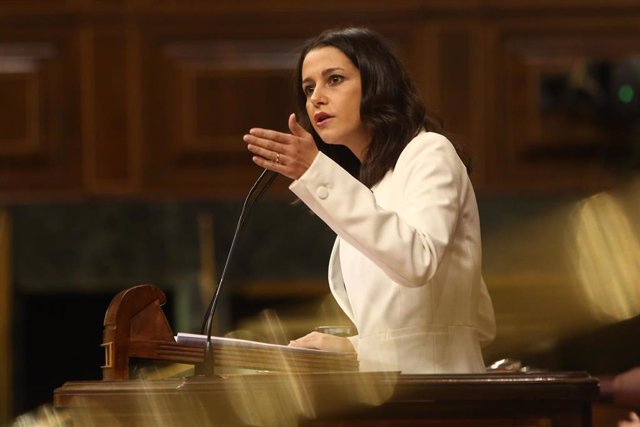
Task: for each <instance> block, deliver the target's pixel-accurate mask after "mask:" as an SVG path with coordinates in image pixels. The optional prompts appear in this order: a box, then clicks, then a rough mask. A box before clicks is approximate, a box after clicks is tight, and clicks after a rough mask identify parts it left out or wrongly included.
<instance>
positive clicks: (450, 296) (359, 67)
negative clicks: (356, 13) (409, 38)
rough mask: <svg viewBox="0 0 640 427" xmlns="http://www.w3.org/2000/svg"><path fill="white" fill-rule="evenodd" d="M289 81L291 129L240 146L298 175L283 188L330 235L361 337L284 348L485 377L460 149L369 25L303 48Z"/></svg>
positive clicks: (342, 294)
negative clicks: (293, 106) (292, 89)
mask: <svg viewBox="0 0 640 427" xmlns="http://www.w3.org/2000/svg"><path fill="white" fill-rule="evenodd" d="M296 76H297V80H298V81H297V85H296V87H297V89H296V90H297V98H298V105H297V107H298V110H299V111H298V112H297V114H295V115H294V114H292V115H291V116H290V117H289V129H290V131H291V133H290V134H289V133H282V132H277V131H273V130H268V129H251V130H250V131H249V134H248V135H245V136H244V140H245V142H246V143H247V147H248V149H249V151H251V153H252V154H253V158H252V159H253V161H254V163H256V164H257V165H259V166H261V167H263V168H267V169H270V170H273V171H276V172H278V173H280V174H282V175H284V176H286V177H289V178H291V179H293V180H294V181H293V183H292V184H291V185H290V187H289V188H290V189H291V191H293V192H294V193H295V194H296V195H297V196H298V198H299V199H300V200H301V201H303V202H304V203H305V204H306V205H307V206H308V207H309V208H310V209H311V210H313V212H315V213H316V214H317V215H318V216H319V217H320V218H321V219H322V220H323V221H324V222H325V223H326V224H327V225H329V227H331V228H332V229H333V230H334V231H335V232H336V234H337V238H336V242H335V244H334V247H333V251H332V254H331V259H330V265H329V284H330V287H331V291H332V293H333V295H334V297H335V298H336V300H337V302H338V304H339V305H340V307H341V308H342V309H343V310H344V311H345V313H346V314H347V315H348V316H349V318H350V319H351V320H352V321H353V323H354V325H355V326H356V327H357V329H358V335H356V336H354V337H349V338H341V337H335V336H331V335H326V334H321V333H318V332H312V333H311V334H309V335H307V336H304V337H302V338H300V339H298V340H294V341H292V342H291V344H290V345H292V346H296V347H305V348H319V349H325V350H331V351H357V353H358V359H359V361H360V369H361V370H401V371H402V372H404V373H440V372H452V373H453V372H482V371H484V363H483V360H482V354H481V344H484V343H486V342H488V341H490V340H491V339H492V338H493V336H494V333H495V324H494V317H493V308H492V304H491V300H490V298H489V295H488V293H487V289H486V287H485V285H484V282H483V280H482V276H481V271H480V267H481V246H480V225H479V220H478V211H477V205H476V200H475V195H474V192H473V188H472V186H471V182H470V181H469V178H468V175H467V170H466V167H465V165H464V163H463V162H462V160H461V159H460V157H459V155H458V154H457V152H456V149H455V148H454V147H453V145H452V144H451V143H450V142H449V141H448V140H447V139H446V138H445V137H444V136H442V135H440V134H438V133H435V132H433V131H434V130H435V129H436V128H435V126H434V124H433V122H432V121H431V120H430V119H429V118H428V117H427V116H426V114H425V108H424V107H423V105H422V103H421V102H420V100H419V99H418V98H417V96H416V95H415V93H416V92H417V91H416V89H415V87H414V85H413V83H412V82H411V81H410V79H409V78H408V76H407V74H406V73H405V71H404V70H403V68H402V66H401V65H400V63H399V61H398V60H397V59H396V58H395V56H394V55H393V54H392V53H391V51H390V50H389V48H388V47H387V46H386V45H385V43H384V42H383V41H382V39H381V38H380V37H379V36H378V35H377V34H375V33H374V32H372V31H370V30H367V29H362V28H346V29H342V30H337V31H328V32H325V33H322V34H321V35H319V36H318V37H316V38H315V39H313V40H311V41H309V42H308V43H307V44H306V46H305V47H304V48H303V50H302V52H301V55H300V59H299V62H298V66H297V69H296ZM341 147H342V148H344V147H346V148H347V149H348V150H349V151H350V152H351V153H352V154H353V155H355V158H356V159H357V162H355V168H354V167H353V166H354V163H353V162H349V160H348V159H347V160H345V158H344V156H342V155H341V154H342V153H341V152H340V149H341ZM332 157H333V158H332ZM345 168H346V169H345ZM347 169H350V170H347ZM354 176H357V177H358V178H355V177H354Z"/></svg>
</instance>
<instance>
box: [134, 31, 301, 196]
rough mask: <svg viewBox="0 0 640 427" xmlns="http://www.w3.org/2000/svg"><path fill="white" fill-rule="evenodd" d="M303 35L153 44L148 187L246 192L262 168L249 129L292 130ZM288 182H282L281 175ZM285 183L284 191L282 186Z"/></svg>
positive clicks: (148, 73) (148, 75)
mask: <svg viewBox="0 0 640 427" xmlns="http://www.w3.org/2000/svg"><path fill="white" fill-rule="evenodd" d="M298 44H299V41H298V40H291V39H284V40H283V39H280V40H268V39H267V40H264V39H262V40H259V39H250V40H240V39H236V40H234V39H226V40H225V39H217V38H215V37H207V36H201V37H197V38H194V39H192V40H190V39H185V38H182V37H175V38H174V37H170V38H167V39H163V40H154V41H152V42H151V43H150V44H147V48H149V49H150V52H148V54H149V63H148V64H147V66H146V67H145V71H144V77H145V79H148V82H147V83H148V84H147V85H146V86H145V91H146V92H145V107H144V108H145V114H146V123H145V124H146V125H147V129H146V130H147V133H146V136H147V137H146V143H145V168H146V169H145V171H144V173H145V175H144V179H145V185H146V186H147V188H148V189H149V191H150V192H151V193H155V194H168V193H173V194H176V190H180V191H178V193H179V195H180V196H186V197H191V196H193V197H202V196H222V197H225V196H233V195H235V196H237V195H241V194H244V193H245V192H246V191H248V188H249V186H250V184H251V182H253V180H254V179H255V178H256V177H257V175H258V174H259V172H260V169H259V168H257V167H256V166H255V165H254V164H253V163H252V162H251V156H250V154H249V152H248V151H247V149H246V146H245V144H244V142H243V141H242V135H243V134H244V133H246V132H247V131H248V130H249V129H250V128H251V127H254V126H260V127H269V128H274V129H279V130H283V131H284V130H287V118H288V115H289V113H290V112H292V108H293V103H292V96H291V93H292V91H291V89H292V82H291V69H292V68H293V66H294V61H295V58H296V57H295V51H296V47H297V45H298ZM280 181H284V180H280ZM283 188H284V187H283V183H281V184H280V190H274V191H276V192H277V191H283Z"/></svg>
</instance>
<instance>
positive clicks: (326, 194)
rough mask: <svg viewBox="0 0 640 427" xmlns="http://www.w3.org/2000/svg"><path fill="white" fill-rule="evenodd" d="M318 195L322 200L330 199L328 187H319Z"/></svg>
mask: <svg viewBox="0 0 640 427" xmlns="http://www.w3.org/2000/svg"><path fill="white" fill-rule="evenodd" d="M316 195H317V196H318V198H320V200H324V199H326V198H327V197H329V190H327V187H318V188H317V189H316Z"/></svg>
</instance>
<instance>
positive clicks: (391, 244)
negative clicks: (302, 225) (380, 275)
mask: <svg viewBox="0 0 640 427" xmlns="http://www.w3.org/2000/svg"><path fill="white" fill-rule="evenodd" d="M393 174H394V176H393V180H392V184H393V186H394V188H393V189H392V190H393V192H399V193H398V194H400V197H399V198H398V197H396V199H397V200H400V201H399V202H397V203H394V204H393V207H392V208H391V209H385V208H383V207H381V206H380V205H379V204H378V202H377V200H376V196H375V194H374V191H372V190H371V189H369V188H368V187H366V186H365V185H363V184H362V183H361V182H359V181H358V180H357V179H355V178H353V177H352V176H351V175H350V174H349V173H348V172H347V171H345V170H344V169H342V168H341V167H340V166H339V165H338V164H337V163H335V162H334V161H333V160H331V159H330V158H329V157H327V156H326V155H324V154H323V153H319V154H318V156H317V157H316V159H315V160H314V162H313V163H312V165H311V166H310V167H309V169H308V170H307V171H306V172H305V173H304V174H303V175H302V176H301V177H300V178H299V179H298V180H295V181H294V182H293V183H292V184H291V185H290V187H289V188H290V189H291V191H293V192H294V193H295V194H296V195H297V196H298V197H299V198H300V199H301V200H302V201H303V202H304V203H305V204H306V205H307V206H308V207H309V208H310V209H311V210H313V211H314V212H315V213H316V214H317V215H318V216H319V217H320V218H321V219H322V220H323V221H324V222H325V223H326V224H327V225H328V226H329V227H330V228H332V229H333V231H335V232H336V234H338V235H339V236H340V237H341V238H342V239H344V240H345V241H346V242H348V243H349V244H351V245H352V246H353V247H355V248H356V249H358V250H359V251H360V252H362V253H363V254H364V255H365V256H367V257H368V258H369V259H370V260H371V261H372V262H374V263H375V264H376V265H377V266H378V267H379V268H381V269H382V270H383V271H384V272H385V274H387V275H388V276H389V277H390V278H391V279H392V280H393V281H394V282H397V283H399V284H401V285H404V286H421V285H424V284H425V283H427V282H428V281H429V280H430V279H431V278H432V277H433V275H434V274H435V272H436V270H437V268H438V263H439V261H440V260H441V259H442V257H443V255H444V253H445V251H446V250H447V247H448V245H449V244H450V242H451V241H452V239H453V235H454V233H455V230H456V224H457V221H458V214H459V209H460V195H461V194H462V193H463V192H464V191H465V189H464V188H463V187H464V186H465V181H466V180H468V178H467V175H466V169H465V168H464V165H463V164H462V162H461V161H460V159H459V157H458V155H457V153H456V152H455V149H454V148H453V146H452V145H451V143H450V142H449V141H448V140H447V139H446V138H445V137H443V136H441V135H439V134H435V133H422V134H420V135H419V136H418V137H416V138H414V140H412V141H411V142H410V143H409V145H407V147H406V148H405V150H404V151H403V152H402V154H401V155H400V157H399V159H398V162H397V163H396V167H395V168H394V171H393ZM385 179H386V178H385ZM374 189H375V187H374Z"/></svg>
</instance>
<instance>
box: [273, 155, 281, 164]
mask: <svg viewBox="0 0 640 427" xmlns="http://www.w3.org/2000/svg"><path fill="white" fill-rule="evenodd" d="M274 162H276V163H280V153H276V159H275V160H274Z"/></svg>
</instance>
